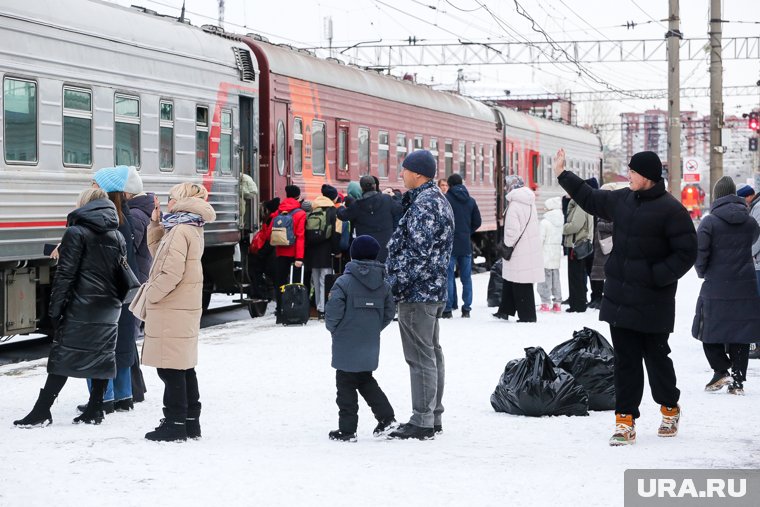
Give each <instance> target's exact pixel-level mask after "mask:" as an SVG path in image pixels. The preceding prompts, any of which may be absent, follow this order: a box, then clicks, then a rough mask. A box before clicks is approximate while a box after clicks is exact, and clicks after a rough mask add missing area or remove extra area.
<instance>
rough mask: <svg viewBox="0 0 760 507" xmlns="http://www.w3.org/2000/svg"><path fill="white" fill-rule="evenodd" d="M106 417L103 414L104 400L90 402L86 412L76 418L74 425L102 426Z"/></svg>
mask: <svg viewBox="0 0 760 507" xmlns="http://www.w3.org/2000/svg"><path fill="white" fill-rule="evenodd" d="M105 417H106V415H105V414H104V413H103V400H90V401H88V402H87V407H86V408H85V409H84V412H82V413H81V415H79V416H78V417H75V418H74V421H73V423H74V424H79V423H85V424H100V423H102V422H103V419H105Z"/></svg>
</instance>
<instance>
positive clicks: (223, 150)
mask: <svg viewBox="0 0 760 507" xmlns="http://www.w3.org/2000/svg"><path fill="white" fill-rule="evenodd" d="M219 162H220V169H221V171H222V174H232V111H230V110H229V109H222V129H221V136H220V138H219Z"/></svg>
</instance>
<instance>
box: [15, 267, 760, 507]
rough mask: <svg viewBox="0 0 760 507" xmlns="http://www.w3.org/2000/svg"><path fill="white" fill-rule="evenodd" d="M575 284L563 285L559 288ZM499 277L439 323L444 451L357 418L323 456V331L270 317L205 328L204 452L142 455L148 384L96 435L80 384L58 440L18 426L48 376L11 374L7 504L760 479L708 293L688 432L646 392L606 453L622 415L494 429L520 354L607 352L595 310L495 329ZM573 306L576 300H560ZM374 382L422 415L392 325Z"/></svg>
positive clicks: (750, 430)
mask: <svg viewBox="0 0 760 507" xmlns="http://www.w3.org/2000/svg"><path fill="white" fill-rule="evenodd" d="M563 280H566V278H564V277H563ZM487 282H488V273H483V274H479V275H476V276H475V277H474V284H475V295H476V301H475V304H474V305H473V311H472V319H470V320H465V319H461V318H459V317H458V313H459V312H455V318H454V319H452V320H444V321H441V342H442V345H443V350H444V354H445V357H446V370H447V377H446V393H445V395H444V405H445V407H446V412H445V413H444V418H443V425H444V434H443V435H440V436H438V437H436V439H435V440H433V441H426V442H418V441H387V440H378V439H374V438H373V437H372V429H373V427H374V425H375V421H374V419H373V418H372V414H371V412H370V411H369V409H368V408H367V407H366V405H363V402H360V404H361V405H362V406H361V409H360V416H359V417H360V420H359V441H358V442H357V443H337V442H332V441H329V440H328V438H327V433H328V432H329V431H330V430H332V429H335V428H337V408H336V406H335V401H334V400H335V386H334V370H332V369H331V368H330V336H329V334H328V332H327V331H326V330H325V328H324V326H323V325H322V324H320V323H317V322H316V321H312V322H310V323H309V324H308V325H307V326H306V327H300V326H299V327H288V328H283V327H280V326H275V324H274V317H273V316H272V315H268V316H266V317H263V318H259V319H255V320H243V321H238V322H232V323H229V324H225V325H221V326H217V327H213V328H208V329H204V330H203V331H202V332H201V346H200V364H199V366H198V377H199V381H200V390H201V401H202V402H203V414H202V417H201V422H202V426H203V439H202V440H200V441H188V442H187V443H183V444H172V443H164V444H156V443H152V442H148V441H146V440H145V439H144V438H143V435H144V433H145V432H146V431H149V430H151V429H153V427H154V426H155V425H156V423H157V422H158V420H159V418H160V417H161V393H162V385H161V382H160V380H159V379H158V377H157V375H156V372H155V370H154V369H152V368H145V369H144V370H145V377H146V381H147V383H148V389H149V392H148V394H147V395H146V396H147V398H146V401H145V402H144V403H142V404H140V405H138V406H137V409H136V410H135V411H133V412H130V413H120V414H113V415H110V416H107V420H106V422H105V423H104V424H102V425H101V426H88V425H72V424H71V419H72V418H73V417H75V416H76V415H77V414H76V411H75V406H76V405H77V403H83V402H84V401H86V398H87V394H86V389H85V384H84V382H83V381H81V380H77V379H72V380H70V381H69V384H67V385H66V387H64V390H63V392H62V393H61V396H60V397H59V400H58V401H57V403H56V404H55V405H54V406H53V410H52V413H53V418H54V423H53V425H52V426H49V427H47V428H40V429H31V430H23V429H16V428H13V426H12V421H13V420H14V419H17V418H20V417H23V416H24V415H25V414H26V413H27V412H28V411H29V410H30V409H31V407H32V405H33V403H34V400H35V399H36V396H37V392H38V390H39V388H40V387H42V385H43V383H44V379H45V360H40V361H34V362H30V363H21V364H14V365H7V366H3V367H1V368H0V392H1V393H2V398H1V399H2V408H3V410H2V412H1V414H2V415H0V442H1V443H0V449H1V451H0V452H1V454H0V505H3V506H20V505H26V506H31V505H45V504H50V503H52V502H55V504H57V505H77V506H89V505H99V506H100V505H150V504H153V503H155V502H160V504H161V505H182V506H194V505H263V506H274V505H277V506H279V505H288V506H290V505H304V506H312V505H317V506H320V505H325V506H330V507H338V506H349V505H361V506H387V505H423V504H427V505H437V506H448V505H452V506H460V505H461V506H464V505H474V506H490V505H531V506H543V505H555V504H560V505H588V506H592V505H604V506H609V505H622V504H623V472H624V470H626V469H629V468H758V466H760V450H759V446H758V443H757V441H756V437H757V425H756V422H755V420H754V419H753V418H752V416H753V415H754V416H756V414H757V405H758V402H760V373H758V372H759V371H760V361H756V360H753V361H751V363H750V371H749V375H748V376H749V379H748V382H747V383H746V392H747V395H746V396H744V397H735V396H730V395H728V394H726V393H725V392H722V393H718V394H708V393H705V392H704V391H703V386H704V384H705V383H706V382H707V380H709V378H710V376H711V372H710V370H709V367H708V365H707V361H706V360H705V358H704V356H703V353H702V349H701V346H700V344H699V343H698V342H697V341H696V340H694V339H693V338H691V336H690V334H689V330H690V327H691V319H692V316H693V309H694V303H695V300H696V296H697V293H698V291H699V283H700V282H699V281H698V280H697V278H696V276H695V274H694V272H693V271H692V272H690V273H689V274H688V275H687V276H686V277H685V278H684V280H683V281H682V283H681V285H680V287H679V291H678V313H677V320H676V329H677V331H676V332H675V333H674V335H672V336H671V340H670V344H671V347H672V349H673V354H672V357H673V359H674V361H675V365H676V372H677V374H678V379H679V387H680V388H681V391H682V398H681V404H682V407H683V411H684V412H683V413H684V416H683V420H682V426H681V432H680V433H679V435H678V437H677V438H675V439H662V438H658V437H657V436H656V435H655V433H656V430H657V426H658V424H659V419H660V418H659V412H658V407H657V406H656V405H655V404H654V402H653V401H652V399H651V395H650V393H649V390H648V388H647V389H646V390H645V394H644V401H643V404H642V417H641V419H640V420H639V421H638V426H637V429H638V440H639V441H638V443H637V444H636V445H635V446H633V447H626V448H611V447H609V446H608V445H607V440H608V438H609V436H610V434H611V433H612V430H613V427H614V416H613V414H612V412H604V413H602V412H592V413H591V415H590V416H589V417H574V418H569V417H544V418H538V419H536V418H528V417H519V416H512V415H507V414H498V413H496V412H494V410H493V409H492V408H491V406H490V403H489V397H490V395H491V393H492V392H493V390H494V387H495V385H496V383H497V381H498V379H499V376H500V375H501V373H502V370H503V368H504V365H505V364H506V363H507V361H509V360H510V359H512V358H516V357H523V355H524V354H523V348H524V347H528V346H536V345H540V346H542V347H544V348H545V349H546V350H547V351H548V350H550V349H551V348H552V347H554V346H555V345H557V344H558V343H560V342H562V341H564V340H567V339H569V338H570V337H571V335H572V331H573V330H576V329H580V328H582V327H583V326H589V327H593V328H596V329H598V330H600V331H601V332H602V334H604V335H605V336H606V337H609V329H608V328H607V326H606V324H603V323H600V322H599V321H598V320H597V318H598V312H597V311H588V312H586V313H585V314H566V313H563V314H562V315H555V314H548V315H544V314H539V322H538V323H537V324H522V323H520V324H518V323H516V322H512V321H510V322H504V321H499V320H496V319H494V318H493V317H491V313H493V311H494V309H488V308H486V306H485V303H484V301H485V293H486V286H487ZM565 294H567V288H566V287H565ZM376 377H377V379H378V381H379V383H380V385H381V387H382V388H383V389H384V390H385V392H386V393H387V394H388V397H389V398H390V400H391V403H392V404H393V406H394V408H395V409H396V413H397V418H398V419H399V420H401V421H406V420H407V418H408V417H409V415H410V413H411V402H410V388H409V374H408V368H407V365H406V363H405V362H404V358H403V354H402V350H401V344H400V337H399V331H398V325H397V324H396V323H393V324H391V325H390V326H389V327H388V329H387V330H386V331H385V332H384V333H383V346H382V352H381V358H380V368H379V370H378V371H377V372H376Z"/></svg>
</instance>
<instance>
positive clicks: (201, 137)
mask: <svg viewBox="0 0 760 507" xmlns="http://www.w3.org/2000/svg"><path fill="white" fill-rule="evenodd" d="M195 170H196V171H197V172H199V173H207V172H208V108H207V107H205V106H196V108H195Z"/></svg>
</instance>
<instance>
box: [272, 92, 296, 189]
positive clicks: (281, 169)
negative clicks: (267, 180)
mask: <svg viewBox="0 0 760 507" xmlns="http://www.w3.org/2000/svg"><path fill="white" fill-rule="evenodd" d="M289 108H290V104H288V103H287V102H280V101H275V103H274V137H273V138H272V146H271V147H270V148H271V150H272V181H274V185H273V186H272V190H273V191H274V194H273V195H279V196H280V197H281V198H284V197H285V187H286V186H287V185H289V184H290V182H291V178H292V175H291V174H290V160H288V158H289V157H288V139H289V136H288V117H289V111H288V110H289Z"/></svg>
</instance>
